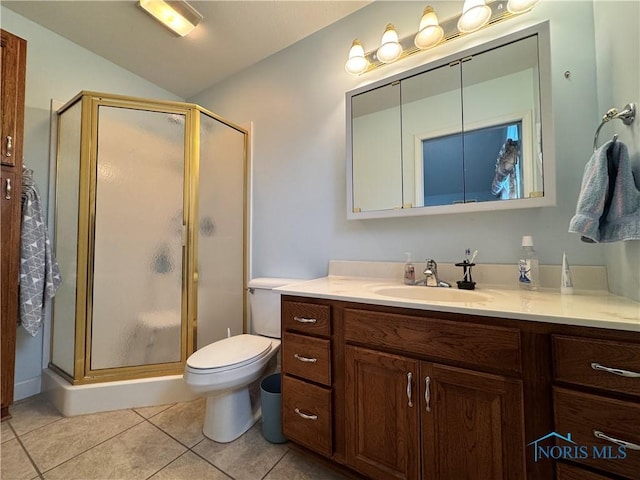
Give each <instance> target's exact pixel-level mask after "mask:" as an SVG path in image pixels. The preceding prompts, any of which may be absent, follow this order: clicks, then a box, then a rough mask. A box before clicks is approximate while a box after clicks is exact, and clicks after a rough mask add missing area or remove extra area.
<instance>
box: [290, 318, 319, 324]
mask: <svg viewBox="0 0 640 480" xmlns="http://www.w3.org/2000/svg"><path fill="white" fill-rule="evenodd" d="M293 319H294V320H295V321H296V322H299V323H317V322H318V320H317V319H316V318H304V317H293Z"/></svg>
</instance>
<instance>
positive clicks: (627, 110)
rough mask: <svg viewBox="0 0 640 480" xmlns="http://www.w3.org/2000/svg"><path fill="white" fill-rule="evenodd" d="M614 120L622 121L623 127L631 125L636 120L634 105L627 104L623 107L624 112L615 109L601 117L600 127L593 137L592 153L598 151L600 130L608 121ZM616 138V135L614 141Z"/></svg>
mask: <svg viewBox="0 0 640 480" xmlns="http://www.w3.org/2000/svg"><path fill="white" fill-rule="evenodd" d="M614 118H619V119H620V120H622V123H624V124H625V125H631V124H632V123H633V121H634V120H635V118H636V104H635V103H627V104H626V105H625V107H624V110H622V111H621V112H618V110H617V109H616V108H611V109H609V110H608V111H607V113H605V114H604V115H603V117H602V122H600V126H599V127H598V129H597V130H596V134H595V135H594V136H593V151H594V152H595V151H596V150H597V149H598V134H599V133H600V130H601V129H602V127H603V126H604V124H605V123H607V122H608V121H609V120H613V119H614ZM617 138H618V135H615V136H614V141H615V140H616V139H617Z"/></svg>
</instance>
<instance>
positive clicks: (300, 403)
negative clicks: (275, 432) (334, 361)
mask: <svg viewBox="0 0 640 480" xmlns="http://www.w3.org/2000/svg"><path fill="white" fill-rule="evenodd" d="M331 418H332V414H331V390H330V389H328V388H323V387H318V386H316V385H312V384H310V383H307V382H303V381H301V380H297V379H295V378H291V377H289V376H288V375H284V377H283V380H282V432H283V433H284V436H285V437H287V438H288V439H289V440H292V441H294V442H296V443H299V444H301V445H304V446H305V447H308V448H310V449H311V450H314V451H316V452H318V453H322V454H323V455H327V456H331V454H332V453H333V448H332V438H333V433H332V430H331Z"/></svg>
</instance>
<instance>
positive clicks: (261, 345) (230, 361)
mask: <svg viewBox="0 0 640 480" xmlns="http://www.w3.org/2000/svg"><path fill="white" fill-rule="evenodd" d="M271 348H272V342H271V339H270V338H266V337H260V336H258V335H249V334H243V335H236V336H235V337H229V338H225V339H223V340H219V341H217V342H214V343H212V344H210V345H207V346H206V347H204V348H201V349H200V350H198V351H196V352H194V353H193V355H191V356H190V357H189V358H188V359H187V369H188V370H189V371H191V372H192V373H196V374H205V373H215V372H224V371H226V370H232V369H234V368H239V367H242V366H244V365H248V364H250V363H253V362H255V361H257V360H258V359H260V358H262V357H264V356H265V355H267V354H268V353H269V352H270V351H271Z"/></svg>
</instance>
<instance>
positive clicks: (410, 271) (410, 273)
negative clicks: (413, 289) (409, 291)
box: [404, 252, 416, 285]
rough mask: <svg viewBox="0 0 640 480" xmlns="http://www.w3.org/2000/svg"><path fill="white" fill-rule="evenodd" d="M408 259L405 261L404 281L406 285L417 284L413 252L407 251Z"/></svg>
mask: <svg viewBox="0 0 640 480" xmlns="http://www.w3.org/2000/svg"><path fill="white" fill-rule="evenodd" d="M405 255H406V256H407V261H406V262H405V263H404V283H405V285H415V284H416V269H415V267H414V266H413V263H412V261H411V252H405Z"/></svg>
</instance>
